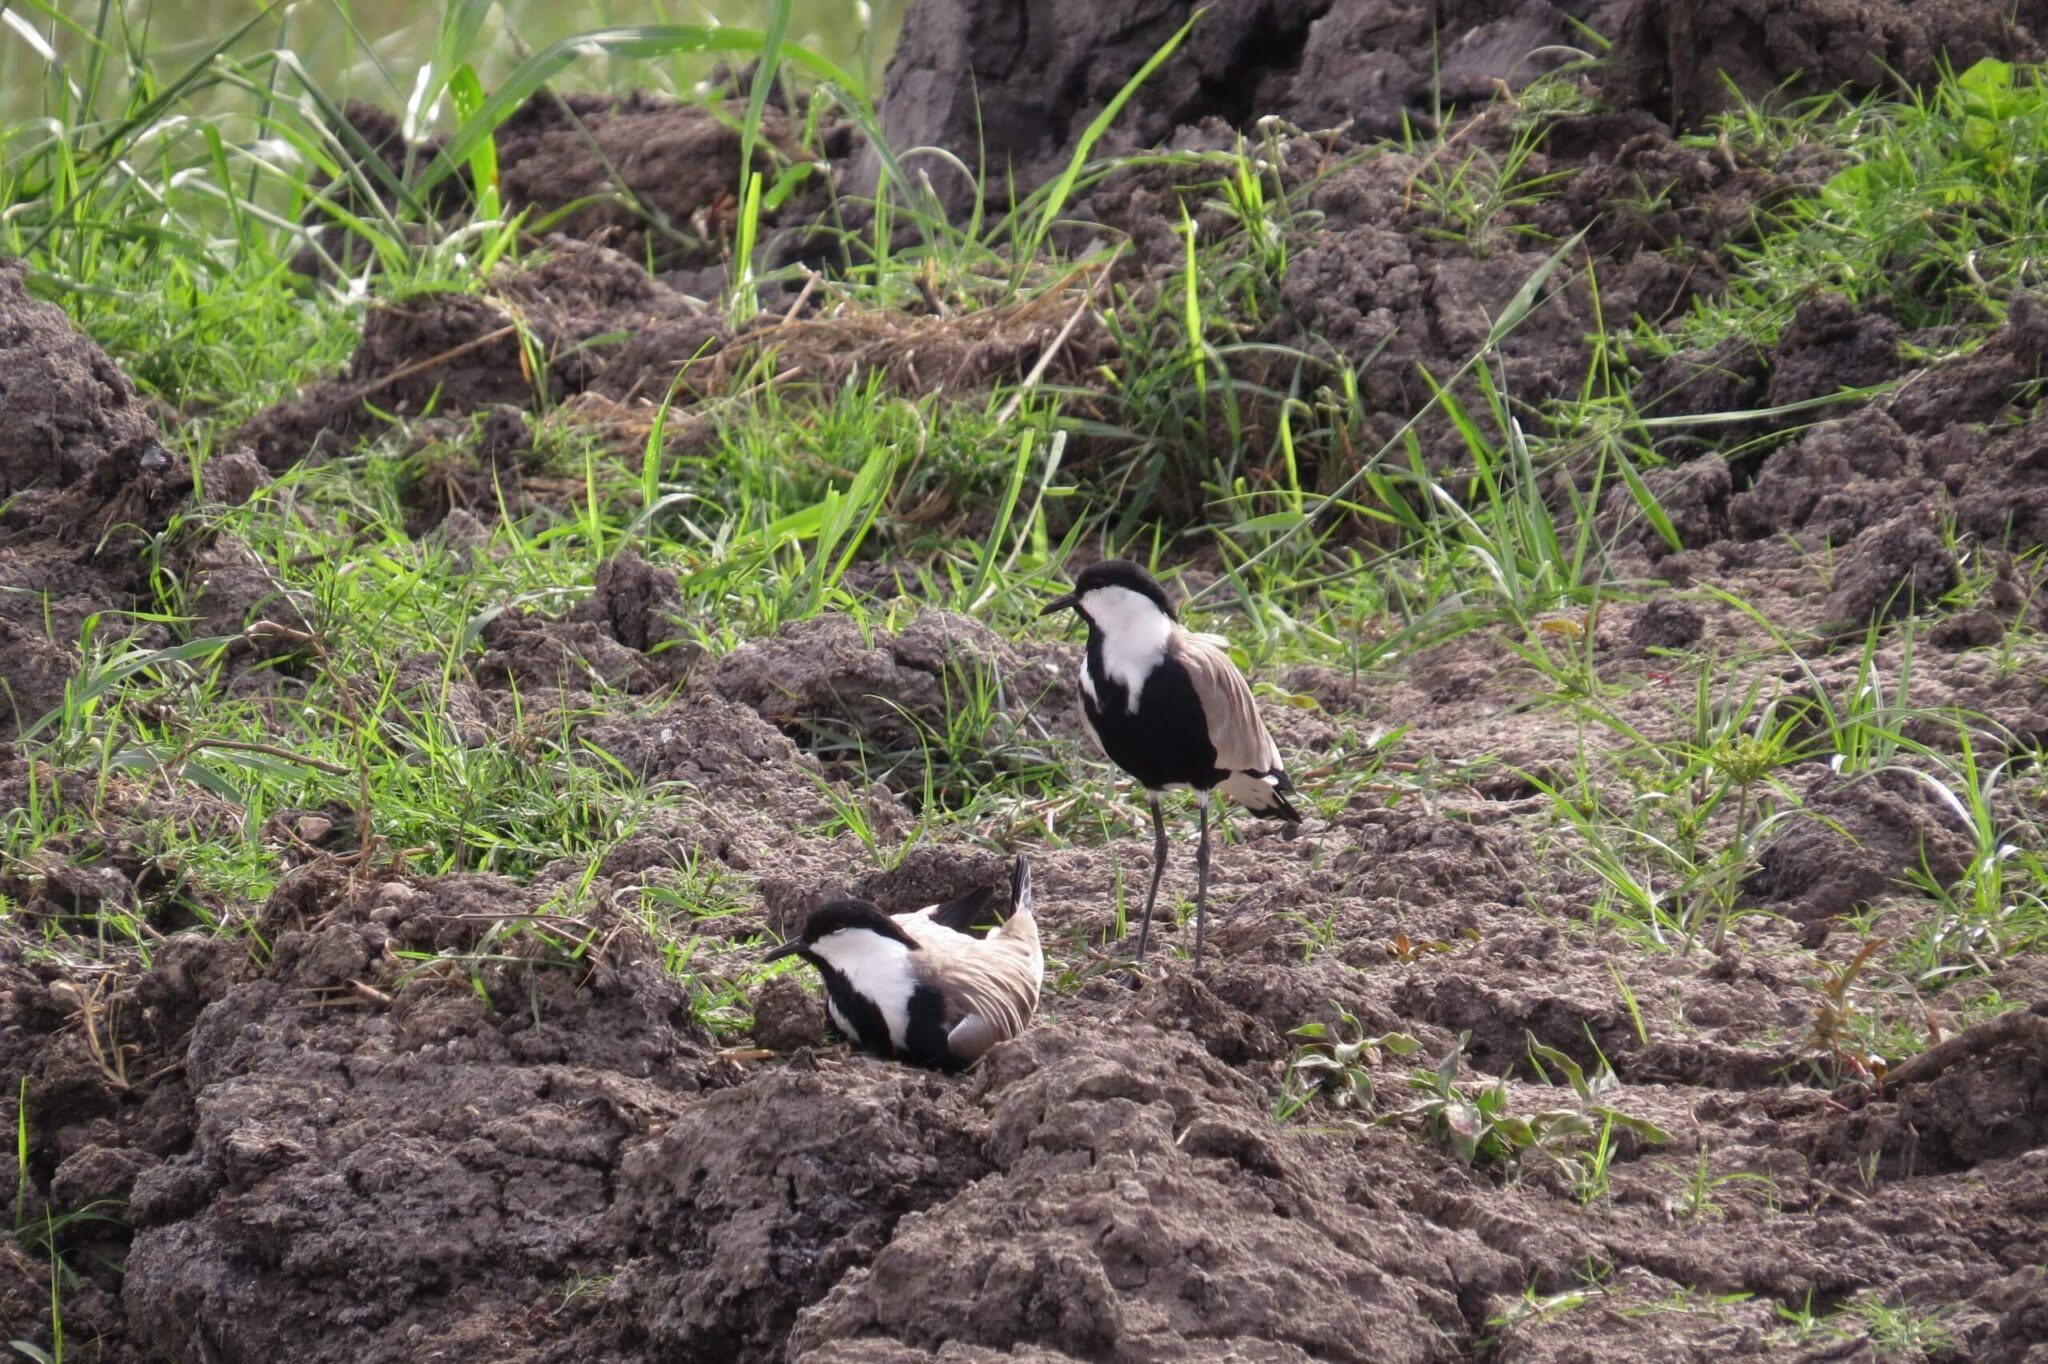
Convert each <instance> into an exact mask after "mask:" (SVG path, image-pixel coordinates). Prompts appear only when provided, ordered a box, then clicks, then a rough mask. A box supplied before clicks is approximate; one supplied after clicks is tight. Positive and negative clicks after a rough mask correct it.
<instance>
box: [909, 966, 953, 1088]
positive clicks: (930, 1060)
mask: <svg viewBox="0 0 2048 1364" xmlns="http://www.w3.org/2000/svg"><path fill="white" fill-rule="evenodd" d="M951 1032H952V1030H951V1029H950V1028H948V1027H947V1026H946V997H945V996H944V995H942V994H940V993H939V992H938V991H937V990H935V989H933V988H932V987H931V986H929V985H920V986H918V987H917V989H916V990H915V991H913V992H912V993H911V996H910V1026H909V1027H907V1028H905V1029H904V1030H903V1059H904V1060H906V1061H914V1062H916V1063H917V1064H918V1065H920V1066H931V1067H933V1068H934V1069H937V1070H956V1069H958V1068H959V1065H960V1063H959V1062H958V1061H957V1060H955V1059H954V1057H953V1046H952V1039H951Z"/></svg>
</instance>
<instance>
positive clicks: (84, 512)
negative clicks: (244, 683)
mask: <svg viewBox="0 0 2048 1364" xmlns="http://www.w3.org/2000/svg"><path fill="white" fill-rule="evenodd" d="M191 488H192V477H191V473H190V471H189V470H188V469H187V468H186V467H185V463H184V460H183V459H182V458H180V457H178V456H175V455H172V454H171V453H169V452H168V451H166V450H165V449H164V448H163V447H162V446H161V445H159V444H157V430H156V423H155V421H154V420H153V419H152V418H151V417H150V415H149V413H148V411H147V409H146V408H145V406H144V404H143V401H142V399H141V397H140V396H139V395H138V394H137V393H136V391H135V387H134V385H133V384H131V383H130V382H129V381H128V377H127V376H126V375H124V374H123V373H121V371H120V368H119V367H118V366H116V365H115V364H114V362H113V361H112V360H109V359H108V358H107V356H106V353H105V352H103V351H102V350H100V348H99V347H98V346H95V345H94V344H93V343H92V342H91V341H89V340H87V339H86V338H85V337H84V336H82V335H80V334H79V332H78V331H77V329H76V328H74V327H73V326H72V325H71V322H70V320H69V319H68V318H66V317H65V316H64V314H63V313H62V312H61V311H59V310H58V309H57V308H56V307H55V306H53V305H51V304H48V303H39V302H37V301H35V300H34V299H32V298H30V297H29V295H28V291H27V288H26V286H25V284H24V282H23V271H22V267H21V266H20V265H19V264H17V263H12V262H0V738H4V737H9V736H11V735H13V734H14V733H16V732H17V731H18V730H20V729H22V728H24V727H25V726H27V725H30V724H33V723H34V722H35V721H36V720H38V719H40V718H41V717H42V716H43V715H44V714H45V713H47V712H48V711H49V710H51V709H52V708H53V707H55V706H56V705H58V704H59V703H60V702H61V701H62V700H63V699H64V684H65V683H66V682H67V681H68V680H69V679H70V677H71V675H72V673H73V671H74V670H75V668H76V666H77V658H76V654H75V647H74V646H75V644H76V641H77V640H78V638H79V634H80V631H81V630H82V628H83V627H84V624H85V622H86V620H87V618H88V617H92V616H98V617H100V625H101V629H100V633H101V634H102V635H103V636H106V635H111V636H118V635H120V634H122V633H125V631H126V627H125V626H124V624H123V623H122V622H121V620H120V619H119V618H118V616H117V615H116V614H115V613H118V612H121V611H124V610H131V609H133V608H135V607H136V606H137V605H139V604H140V603H141V601H142V599H143V594H144V592H145V591H146V589H147V579H146V576H145V573H144V567H143V563H142V560H141V557H140V555H139V553H138V551H139V549H140V548H141V546H142V544H143V543H144V541H145V540H146V539H147V538H148V537H149V536H150V535H152V534H155V533H156V532H159V531H161V530H163V529H164V527H165V526H167V525H168V524H169V523H170V519H171V515H172V513H173V512H174V511H175V510H176V509H177V508H178V507H179V506H180V505H181V504H182V503H183V502H184V500H185V498H186V496H187V494H189V493H190V491H191Z"/></svg>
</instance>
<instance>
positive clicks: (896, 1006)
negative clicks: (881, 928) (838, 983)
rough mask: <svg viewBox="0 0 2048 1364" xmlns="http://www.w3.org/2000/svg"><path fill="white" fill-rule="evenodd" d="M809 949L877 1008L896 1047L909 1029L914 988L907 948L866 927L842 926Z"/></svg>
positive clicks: (915, 975) (914, 977) (900, 1045)
mask: <svg viewBox="0 0 2048 1364" xmlns="http://www.w3.org/2000/svg"><path fill="white" fill-rule="evenodd" d="M811 951H813V952H815V953H817V954H818V956H819V957H820V958H822V959H823V960H824V961H825V962H826V963H827V964H829V965H830V966H831V967H832V969H833V970H835V971H837V972H838V973H839V974H840V975H842V976H844V977H846V983H847V984H849V985H851V986H852V987H853V989H854V992H855V993H856V994H859V995H861V996H863V997H864V998H866V999H867V1000H868V1002H869V1003H871V1004H873V1005H874V1006H875V1008H877V1009H879V1010H880V1011H881V1014H882V1022H883V1023H884V1024H886V1025H887V1026H888V1029H889V1040H890V1042H891V1043H893V1044H894V1045H895V1046H896V1047H898V1048H899V1049H900V1048H901V1047H902V1046H903V1045H904V1038H905V1037H906V1036H907V1035H908V1034H909V1031H910V997H911V995H913V994H915V993H916V992H917V974H916V972H915V971H913V970H912V969H911V964H910V949H909V948H908V947H905V946H904V945H903V944H902V943H900V942H897V941H896V940H895V939H894V938H885V937H883V936H882V935H881V934H880V933H876V932H873V931H871V930H869V929H865V928H842V929H840V930H838V931H837V932H835V933H827V934H826V935H825V936H824V937H822V938H820V939H818V940H817V941H816V942H814V943H812V944H811ZM841 1026H842V1027H844V1024H843V1023H842V1024H841Z"/></svg>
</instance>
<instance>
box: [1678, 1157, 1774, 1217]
mask: <svg viewBox="0 0 2048 1364" xmlns="http://www.w3.org/2000/svg"><path fill="white" fill-rule="evenodd" d="M1744 1184H1755V1185H1758V1186H1760V1187H1761V1188H1762V1189H1763V1190H1764V1191H1765V1193H1766V1196H1769V1195H1770V1194H1771V1193H1772V1192H1773V1191H1774V1190H1775V1188H1776V1182H1775V1181H1774V1180H1773V1179H1772V1178H1771V1177H1770V1176H1769V1175H1767V1174H1758V1173H1756V1172H1754V1171H1751V1170H1729V1171H1725V1172H1723V1173H1720V1174H1716V1173H1714V1167H1713V1156H1712V1153H1711V1152H1709V1151H1708V1150H1707V1148H1706V1147H1704V1146H1702V1147H1701V1148H1700V1149H1699V1151H1698V1153H1697V1154H1696V1155H1695V1157H1694V1159H1693V1163H1692V1165H1691V1166H1689V1167H1688V1168H1687V1169H1686V1170H1685V1171H1684V1173H1683V1175H1682V1177H1681V1179H1680V1182H1679V1186H1678V1190H1677V1192H1676V1193H1674V1194H1672V1195H1671V1196H1670V1197H1668V1198H1666V1199H1665V1200H1664V1211H1665V1213H1666V1214H1668V1215H1669V1216H1670V1217H1671V1219H1672V1220H1673V1221H1676V1222H1708V1221H1713V1220H1715V1219H1716V1218H1719V1217H1720V1216H1721V1212H1722V1209H1721V1205H1720V1204H1719V1203H1718V1202H1716V1201H1715V1199H1714V1194H1715V1193H1716V1192H1717V1191H1718V1190H1721V1189H1724V1188H1728V1187H1730V1186H1733V1185H1744Z"/></svg>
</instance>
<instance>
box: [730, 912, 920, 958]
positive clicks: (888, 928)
mask: <svg viewBox="0 0 2048 1364" xmlns="http://www.w3.org/2000/svg"><path fill="white" fill-rule="evenodd" d="M848 928H864V929H866V930H868V931H869V932H870V933H877V934H880V935H881V936H882V937H884V938H893V939H895V940H896V941H897V942H900V943H902V944H903V945H904V946H905V947H908V948H909V949H910V950H911V951H913V952H914V951H916V950H917V943H916V941H915V940H914V939H913V938H912V937H911V936H910V935H909V934H908V933H905V932H904V931H903V930H902V928H900V927H898V926H897V923H896V921H895V920H894V919H892V918H890V917H889V916H888V915H887V914H884V913H883V912H882V911H881V908H880V907H879V906H878V905H876V904H875V903H874V902H873V901H870V900H832V901H829V902H828V903H826V904H822V905H819V906H818V907H817V908H816V909H814V910H812V911H811V915H810V917H809V918H807V919H805V920H804V931H803V932H801V933H799V934H798V935H797V936H796V937H794V938H791V939H790V940H789V941H788V942H786V943H784V944H782V946H780V947H778V948H776V949H775V950H774V951H772V952H770V953H769V954H768V955H767V956H765V957H763V958H762V959H761V960H763V961H780V960H781V959H782V958H784V957H788V956H803V957H808V956H810V955H811V949H812V948H813V947H815V946H816V945H817V943H818V940H819V939H820V938H824V937H828V936H829V935H831V934H834V933H837V932H840V931H841V930H842V929H848Z"/></svg>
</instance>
